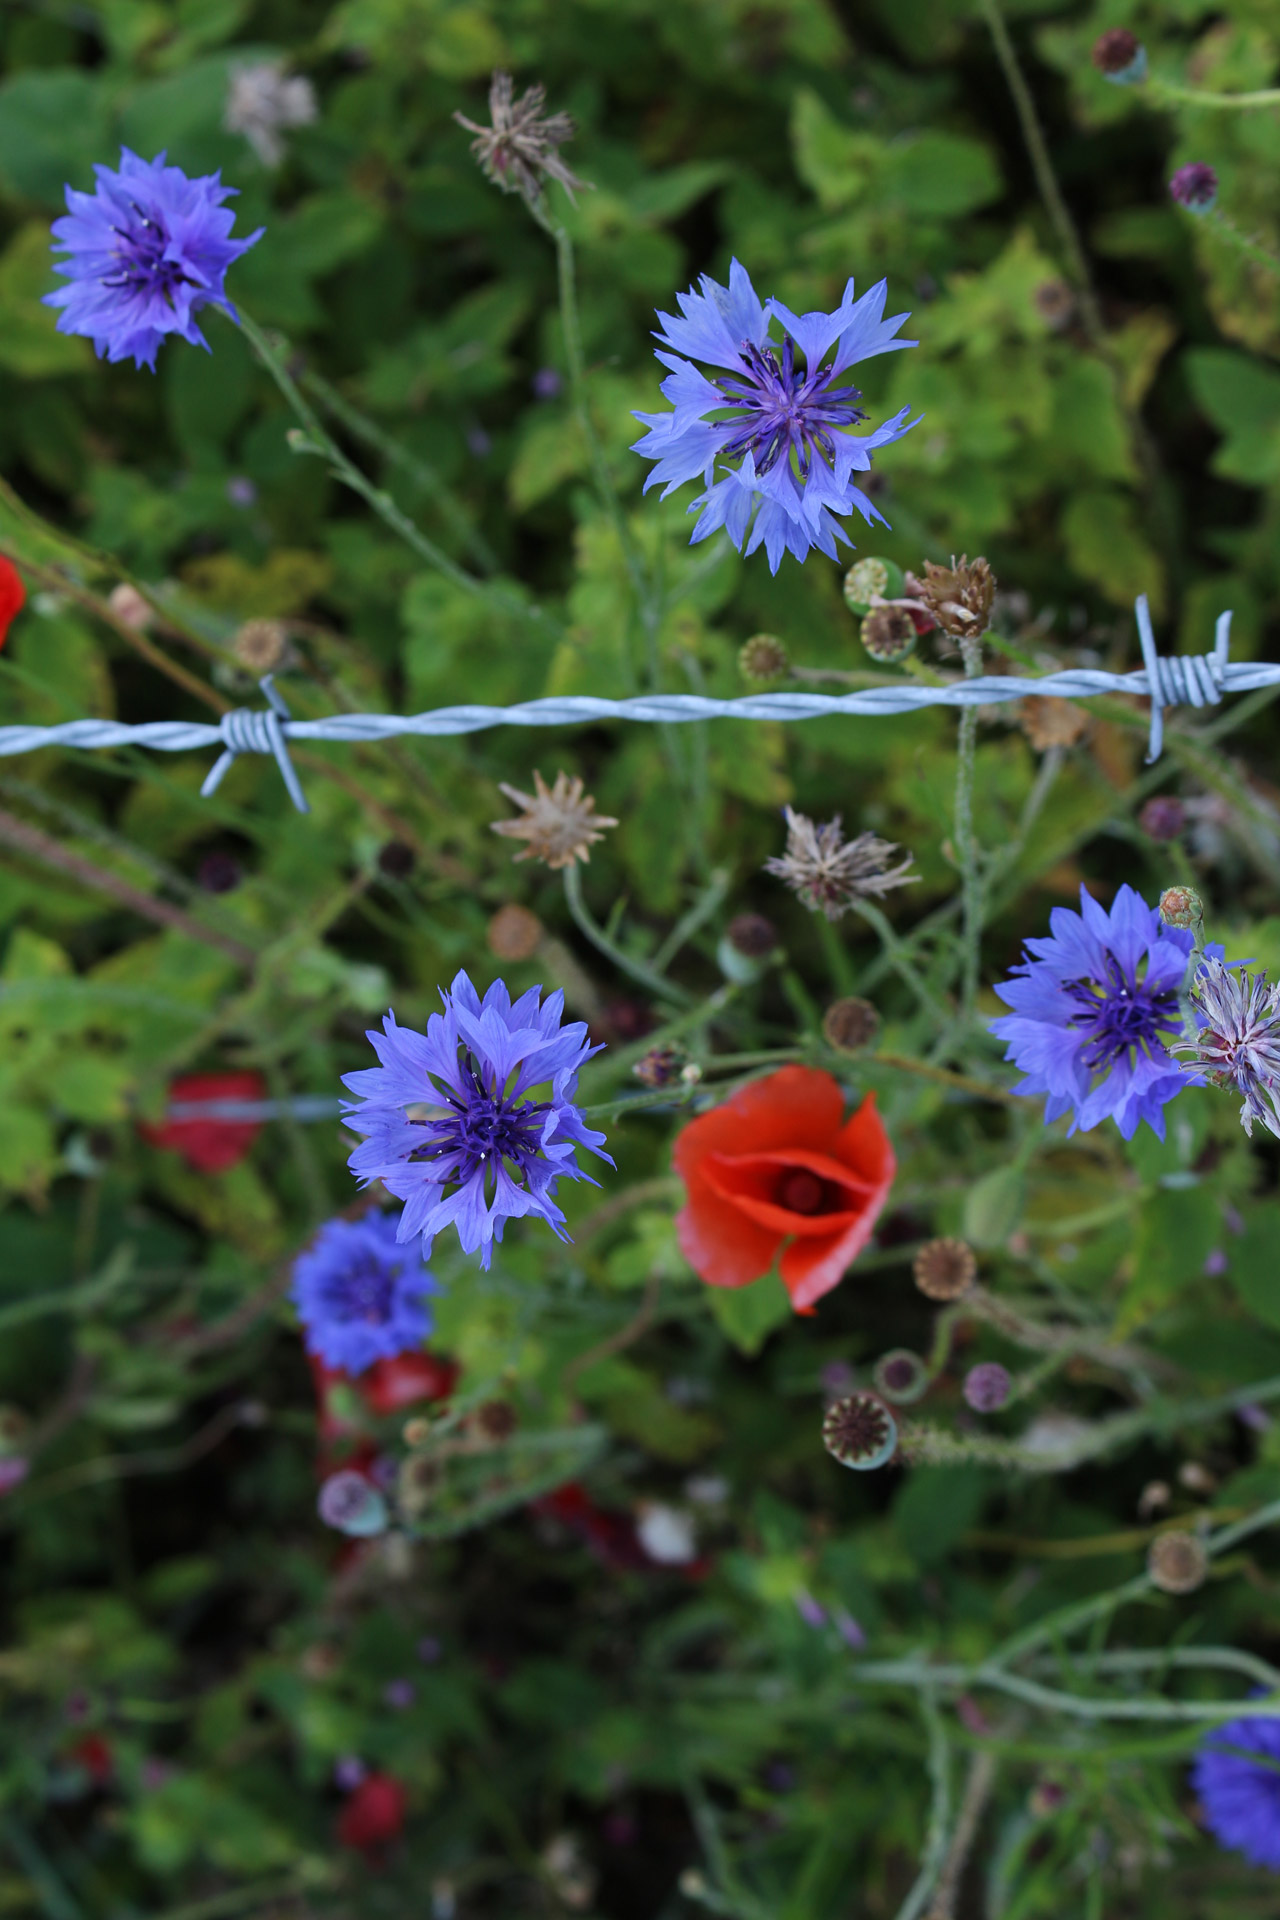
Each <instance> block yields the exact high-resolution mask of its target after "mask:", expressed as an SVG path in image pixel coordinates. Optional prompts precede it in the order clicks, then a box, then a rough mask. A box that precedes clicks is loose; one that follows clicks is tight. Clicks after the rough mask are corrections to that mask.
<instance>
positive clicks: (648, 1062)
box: [631, 1047, 689, 1092]
mask: <svg viewBox="0 0 1280 1920" xmlns="http://www.w3.org/2000/svg"><path fill="white" fill-rule="evenodd" d="M688 1061H689V1056H688V1054H687V1053H686V1052H685V1051H684V1049H683V1047H650V1049H649V1051H648V1053H646V1054H642V1055H641V1057H640V1059H639V1060H637V1061H636V1063H635V1065H634V1067H632V1069H631V1071H632V1074H633V1075H634V1076H635V1078H636V1079H637V1080H638V1081H639V1082H640V1085H641V1086H642V1087H649V1088H650V1089H651V1090H652V1091H654V1092H656V1091H657V1090H658V1088H659V1087H670V1086H674V1084H675V1082H676V1081H677V1080H678V1079H679V1078H680V1076H681V1074H682V1073H683V1072H684V1069H685V1067H686V1066H687V1065H688Z"/></svg>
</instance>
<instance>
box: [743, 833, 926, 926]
mask: <svg viewBox="0 0 1280 1920" xmlns="http://www.w3.org/2000/svg"><path fill="white" fill-rule="evenodd" d="M783 813H784V815H785V817H786V822H787V850H786V852H785V853H784V854H782V855H781V856H780V857H779V858H777V859H774V860H766V861H765V863H764V870H765V872H766V873H773V874H776V875H777V877H778V879H779V880H785V881H786V883H787V885H788V886H789V887H790V888H791V890H792V892H793V893H797V894H799V896H800V898H801V899H802V900H803V901H804V903H805V905H806V906H807V907H812V908H813V910H814V912H815V913H816V912H818V911H819V910H821V911H822V912H823V913H825V914H826V916H827V919H828V920H838V919H839V918H840V915H841V914H842V913H843V912H844V911H845V909H846V908H847V907H848V906H850V905H851V903H852V902H853V901H855V900H868V899H872V898H876V899H878V898H879V897H880V896H881V895H883V894H886V893H890V892H892V890H893V888H894V887H908V886H910V885H911V884H912V882H913V881H916V880H918V879H919V878H920V875H919V874H918V873H909V872H908V868H909V867H910V865H911V862H912V859H913V858H914V856H913V855H912V854H908V855H907V857H906V859H905V860H903V861H900V862H899V864H898V865H897V866H896V867H891V866H890V865H889V862H890V860H892V858H893V856H894V854H895V853H896V852H897V851H898V849H897V847H896V846H895V845H894V843H893V841H891V840H881V839H879V838H878V837H877V836H876V835H875V834H874V833H860V834H858V835H857V836H856V838H855V839H853V840H846V839H845V838H844V835H843V834H842V832H841V829H840V815H839V814H837V815H836V816H835V818H834V820H827V821H825V822H824V823H823V825H822V826H818V825H817V824H816V822H814V821H812V820H810V819H809V817H808V815H807V814H803V813H797V812H796V811H795V809H794V808H793V807H784V808H783Z"/></svg>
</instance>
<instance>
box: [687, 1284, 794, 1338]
mask: <svg viewBox="0 0 1280 1920" xmlns="http://www.w3.org/2000/svg"><path fill="white" fill-rule="evenodd" d="M707 1304H708V1306H709V1307H710V1308H711V1311H712V1313H713V1314H714V1315H715V1317H716V1319H717V1320H718V1321H719V1322H720V1328H721V1331H722V1332H723V1333H724V1335H725V1337H726V1339H728V1340H730V1341H731V1342H732V1343H733V1345H734V1346H735V1347H736V1348H737V1349H738V1352H739V1353H745V1354H747V1355H748V1356H752V1355H754V1354H757V1353H759V1351H760V1349H761V1347H762V1346H763V1345H764V1343H765V1341H766V1340H767V1339H768V1338H769V1335H770V1334H771V1333H773V1332H774V1331H775V1329H776V1328H778V1327H781V1326H784V1325H785V1324H786V1322H787V1320H788V1319H789V1318H790V1317H791V1301H790V1299H789V1298H788V1295H787V1290H786V1288H785V1287H784V1286H783V1284H782V1282H781V1280H779V1278H778V1276H777V1274H776V1273H767V1274H766V1275H765V1276H764V1279H763V1280H753V1281H752V1283H751V1285H750V1286H749V1287H708V1288H707Z"/></svg>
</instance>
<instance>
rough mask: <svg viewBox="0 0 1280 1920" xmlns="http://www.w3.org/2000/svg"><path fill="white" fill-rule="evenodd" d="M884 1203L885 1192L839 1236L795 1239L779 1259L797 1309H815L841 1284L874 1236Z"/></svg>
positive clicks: (798, 1310)
mask: <svg viewBox="0 0 1280 1920" xmlns="http://www.w3.org/2000/svg"><path fill="white" fill-rule="evenodd" d="M883 1205H884V1197H883V1195H882V1196H881V1198H880V1201H879V1202H878V1204H877V1205H875V1206H873V1207H869V1208H868V1209H867V1211H866V1213H864V1214H863V1216H862V1218H861V1219H860V1220H855V1221H854V1222H853V1224H852V1226H850V1227H848V1228H846V1230H845V1231H844V1232H843V1233H842V1234H839V1235H838V1236H836V1237H833V1238H828V1239H826V1240H800V1239H796V1240H793V1241H792V1242H791V1245H790V1246H789V1247H788V1248H787V1250H786V1252H785V1253H784V1254H783V1256H782V1259H781V1260H780V1261H779V1263H778V1272H779V1273H780V1274H781V1276H782V1284H783V1286H784V1287H785V1288H786V1290H787V1292H788V1293H789V1294H790V1295H791V1304H792V1306H793V1307H794V1308H795V1310H796V1312H797V1313H812V1312H813V1303H814V1301H815V1300H820V1299H821V1298H822V1296H823V1294H824V1293H830V1292H831V1289H832V1288H833V1287H838V1286H839V1284H840V1282H841V1281H842V1280H843V1279H844V1276H845V1274H846V1273H847V1272H848V1270H849V1268H850V1266H851V1265H852V1264H853V1262H854V1261H855V1260H856V1259H857V1257H858V1255H859V1254H860V1253H861V1252H862V1249H863V1248H864V1247H865V1246H866V1244H867V1242H868V1240H869V1239H870V1238H871V1233H872V1229H873V1228H874V1226H875V1223H876V1216H877V1215H878V1214H879V1212H880V1208H881V1207H882V1206H883Z"/></svg>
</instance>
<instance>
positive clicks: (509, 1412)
mask: <svg viewBox="0 0 1280 1920" xmlns="http://www.w3.org/2000/svg"><path fill="white" fill-rule="evenodd" d="M475 1423H476V1426H477V1427H478V1428H479V1430H480V1432H481V1433H482V1434H483V1435H484V1437H485V1439H486V1440H492V1442H493V1443H494V1445H495V1446H497V1445H498V1443H499V1442H500V1441H503V1440H509V1439H510V1438H511V1436H512V1434H513V1433H514V1432H515V1430H516V1412H515V1408H514V1407H513V1406H511V1405H510V1404H509V1403H508V1402H507V1401H506V1400H486V1401H485V1402H484V1405H483V1406H481V1407H477V1409H476V1412H475Z"/></svg>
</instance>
